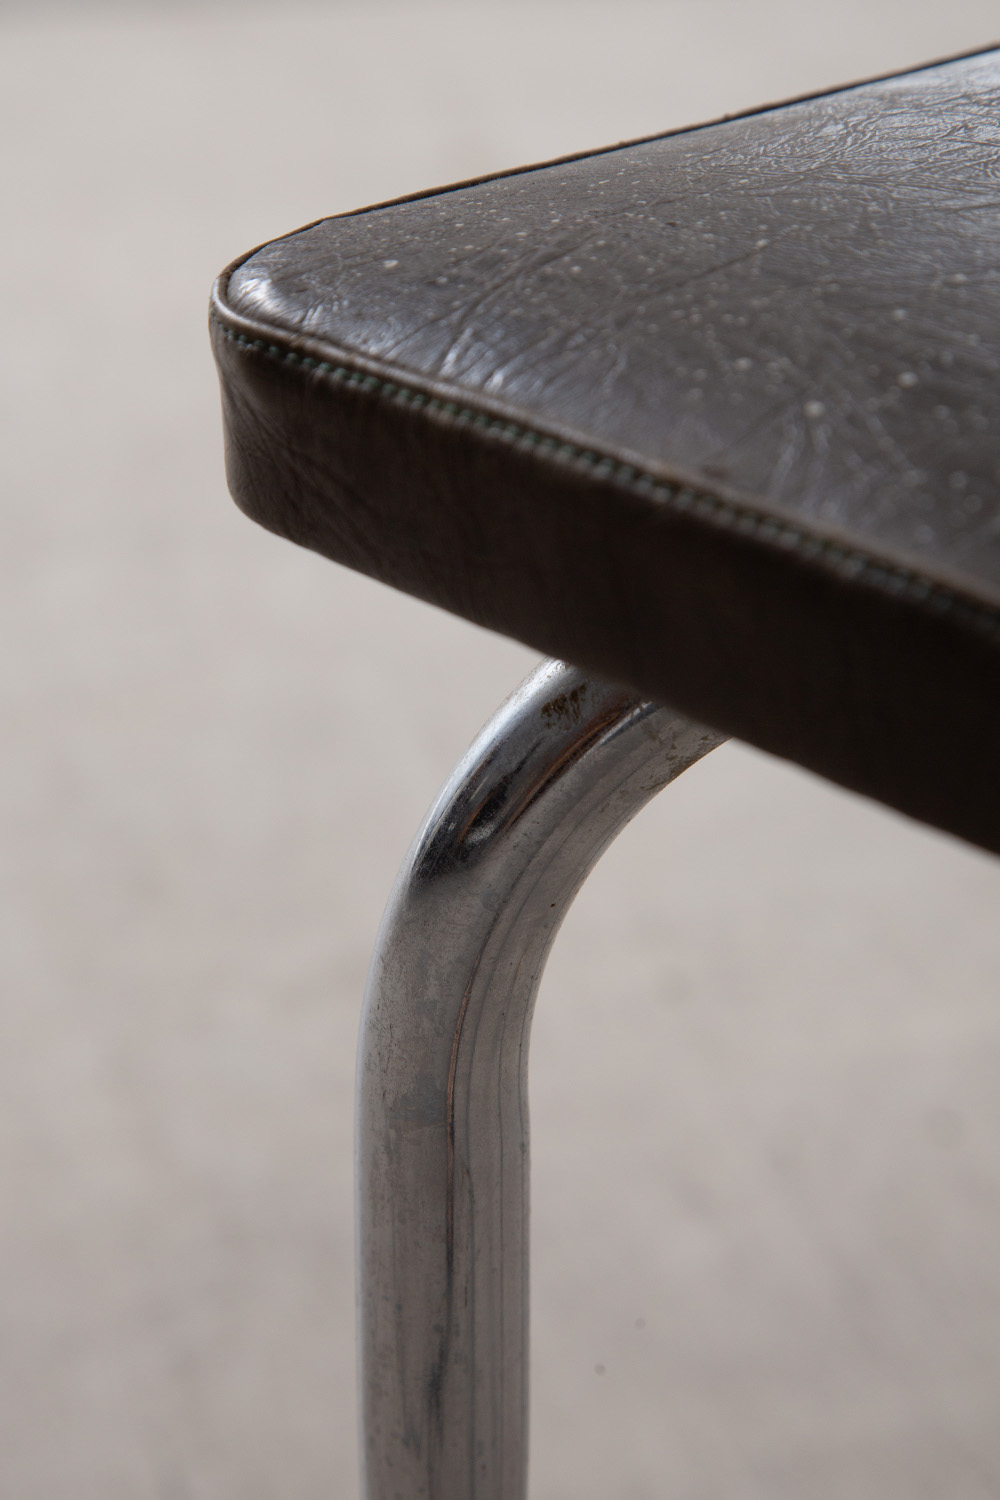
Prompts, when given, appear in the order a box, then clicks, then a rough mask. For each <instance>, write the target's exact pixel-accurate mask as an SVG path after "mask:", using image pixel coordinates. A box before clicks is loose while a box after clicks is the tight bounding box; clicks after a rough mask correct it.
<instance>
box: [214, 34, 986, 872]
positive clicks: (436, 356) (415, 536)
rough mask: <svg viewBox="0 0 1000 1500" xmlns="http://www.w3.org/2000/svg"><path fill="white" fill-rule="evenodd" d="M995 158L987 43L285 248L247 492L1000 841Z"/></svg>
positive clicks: (295, 533)
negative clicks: (727, 504) (771, 521)
mask: <svg viewBox="0 0 1000 1500" xmlns="http://www.w3.org/2000/svg"><path fill="white" fill-rule="evenodd" d="M998 147H1000V54H998V53H996V52H992V53H987V54H983V55H980V56H977V57H974V58H970V59H964V60H959V61H957V62H953V63H949V64H944V65H941V66H938V67H935V68H933V69H929V70H926V71H923V72H918V73H913V74H909V75H904V76H901V77H899V78H894V79H890V80H885V81H881V82H878V83H875V84H870V85H865V86H863V87H860V88H858V89H854V90H845V91H843V92H841V93H839V94H834V95H829V96H826V97H823V98H819V99H815V100H810V101H806V102H803V103H797V104H793V105H788V106H784V107H782V108H779V109H775V110H769V111H766V112H763V113H760V114H757V115H752V116H749V117H746V118H742V119H736V120H731V121H728V122H724V123H721V124H717V125H713V126H709V127H705V128H702V129H698V130H692V131H688V132H684V133H681V134H678V135H674V136H669V137H665V138H663V139H661V140H657V141H653V142H646V143H641V144H637V145H634V146H631V147H625V148H619V149H617V150H614V151H610V152H607V153H602V154H596V155H593V156H589V157H586V158H583V159H581V160H578V161H575V162H567V163H561V164H553V165H550V166H547V167H542V168H538V169H534V170H531V171H527V172H524V173H521V174H517V175H513V176H509V177H505V178H500V179H496V180H494V181H491V182H487V183H481V184H475V185H471V186H468V187H464V188H458V189H454V190H451V191H446V192H441V193H437V194H433V195H430V196H428V197H425V198H423V199H418V200H415V201H410V202H405V203H400V204H395V205H388V206H385V207H382V208H379V209H376V210H370V211H367V212H365V213H362V214H359V215H356V216H351V217H347V218H340V219H331V220H326V221H323V222H321V223H320V224H318V225H315V226H312V227H310V228H308V229H306V230H304V231H301V232H299V233H298V234H295V235H292V236H290V237H289V238H287V239H284V240H280V241H277V242H275V243H274V244H271V245H268V246H265V247H264V248H263V249H261V250H258V251H257V252H256V253H254V254H253V255H251V256H250V257H249V258H248V259H247V260H246V261H244V262H243V263H242V265H240V266H238V267H237V268H236V269H235V270H234V271H233V272H232V274H231V275H230V276H229V277H228V280H224V281H223V282H222V283H220V288H219V291H218V295H217V300H216V318H217V324H216V330H215V337H216V348H217V355H218V358H219V362H220V369H221V371H222V376H223V395H224V404H225V407H226V411H227V425H228V447H229V459H230V478H231V484H232V487H233V490H234V494H235V495H236V497H237V499H238V500H239V502H240V503H241V504H242V505H243V506H244V507H245V508H246V509H247V510H248V511H249V512H250V513H251V514H253V515H255V516H256V517H257V518H258V519H260V520H261V521H263V523H264V524H266V525H269V526H271V527H272V528H273V529H274V530H277V531H279V532H281V533H282V534H284V535H287V536H291V537H292V538H293V539H294V540H297V541H300V542H302V543H304V544H305V545H309V546H314V547H316V548H318V550H320V551H323V552H325V553H327V555H329V556H332V557H335V558H337V559H339V560H342V561H345V562H347V563H349V564H350V565H351V566H355V567H360V568H362V569H363V570H365V571H367V572H370V573H372V574H373V575H375V576H377V577H379V578H383V579H385V580H386V581H388V582H391V583H394V584H395V585H396V586H398V587H402V588H406V589H408V590H409V591H410V592H413V593H416V594H419V595H421V596H422V597H425V598H429V599H432V600H433V601H435V602H437V603H441V604H443V605H445V607H448V608H451V609H455V610H457V611H458V612H460V613H464V614H466V615H467V616H469V617H470V618H472V619H476V620H478V621H480V622H482V623H485V624H488V625H491V626H493V627H494V628H497V629H501V630H505V631H507V632H508V633H511V634H514V635H517V636H519V637H520V638H522V639H525V640H527V641H529V642H532V643H534V644H537V645H538V646H540V647H542V648H543V649H547V650H550V651H553V652H555V653H557V654H560V655H563V656H567V657H569V658H570V659H574V660H576V661H579V662H581V663H582V664H584V665H589V666H592V667H594V668H595V669H598V670H602V671H604V672H606V673H610V674H612V675H617V676H620V677H623V678H625V679H627V680H629V681H632V682H634V683H636V684H637V685H638V686H640V687H643V688H645V689H646V690H648V691H650V692H651V693H653V694H654V695H656V696H659V697H664V698H667V699H670V700H672V701H674V702H675V703H677V704H678V705H679V706H681V707H686V708H688V709H689V710H690V711H693V712H696V713H699V714H700V715H701V716H702V717H704V718H706V719H707V720H709V721H710V722H713V723H715V724H717V725H719V726H720V727H723V728H727V729H730V730H732V731H734V732H736V733H739V734H741V735H742V736H743V737H744V738H748V739H750V740H753V741H754V742H756V743H758V744H761V745H763V746H764V747H765V748H769V749H773V750H776V751H778V753H781V754H785V755H788V756H790V757H791V758H793V759H796V760H799V761H800V762H802V763H803V764H805V765H809V766H812V767H813V768H815V769H818V770H820V771H821V772H823V773H824V774H827V775H830V776H832V777H833V778H834V779H837V780H839V781H842V782H844V783H845V784H847V785H849V786H853V787H856V788H858V789H859V790H862V791H865V792H868V793H870V794H871V795H874V796H877V797H880V798H881V799H882V800H884V801H887V802H889V803H891V804H893V805H895V806H897V807H901V808H903V809H904V810H906V811H909V812H912V813H914V814H915V815H917V816H920V817H923V818H925V819H927V820H928V821H931V822H935V823H938V824H939V825H941V826H943V827H947V828H950V829H952V830H953V831H956V832H959V833H962V834H964V836H966V837H969V838H973V839H975V840H978V841H979V842H982V843H985V844H987V845H988V846H989V847H993V848H1000V810H998V808H997V805H996V803H997V799H996V795H995V792H994V791H993V787H992V777H993V771H994V767H995V765H996V759H997V753H998V751H1000V726H998V714H997V704H998V701H1000V700H998V697H997V690H998V688H1000V671H998V660H1000V617H998V616H997V615H995V614H994V606H995V605H1000V442H998V436H997V434H998V432H1000V426H998V422H1000V385H998V378H997V376H998V371H1000V271H998V256H1000V251H998V247H1000V153H998ZM303 359H307V360H308V359H313V360H316V361H324V362H326V363H328V364H332V365H333V366H334V367H335V370H336V369H339V370H341V371H343V370H345V369H346V370H347V371H348V372H350V371H360V372H361V373H363V374H366V375H367V376H368V383H367V386H361V385H358V384H350V383H349V382H347V381H345V379H344V378H343V375H339V376H338V375H336V373H334V372H331V371H323V370H319V371H317V370H316V368H315V367H314V366H312V365H309V364H303V363H302V360H303ZM386 381H389V382H393V383H398V384H400V385H403V386H405V387H407V389H408V390H410V391H412V392H414V393H416V395H417V398H418V401H423V402H424V404H423V405H419V404H418V401H412V400H409V399H407V398H406V397H405V395H404V397H398V395H397V393H395V392H394V391H393V390H392V389H391V387H390V389H389V390H388V391H387V390H386V388H385V382H386ZM434 396H438V397H440V398H441V400H443V401H450V402H452V403H455V404H457V405H458V406H460V407H463V408H467V414H466V415H464V416H462V417H460V418H456V416H455V414H454V413H453V412H451V413H449V411H447V410H445V411H441V410H436V409H432V408H431V407H429V406H428V405H427V404H426V403H427V398H429V397H434ZM477 411H482V412H485V413H488V414H489V415H490V416H492V417H493V419H494V427H493V428H492V429H490V428H488V427H487V426H486V425H484V424H483V423H482V422H481V423H480V424H479V425H477V424H476V422H475V421H473V420H472V419H471V415H470V414H474V413H475V412H477ZM508 416H509V418H510V419H511V422H512V423H513V424H515V426H516V429H517V430H516V431H515V430H514V428H512V429H511V431H510V432H509V433H507V434H505V433H504V432H503V431H502V430H498V427H497V422H496V419H497V418H499V419H501V421H502V419H503V418H505V417H508ZM525 429H527V430H528V436H527V437H525V435H524V430H525ZM548 432H551V433H555V434H557V435H561V436H562V437H565V438H568V439H569V441H570V442H571V443H576V444H577V445H579V446H581V447H584V448H586V449H588V450H590V451H591V453H592V454H593V455H596V456H597V458H598V459H600V458H601V457H602V456H606V457H607V459H608V460H609V462H608V463H607V464H605V465H604V466H603V467H602V466H601V465H600V464H599V463H596V464H595V462H594V459H593V457H591V458H590V459H588V461H587V462H585V463H577V462H575V461H573V460H572V457H571V456H568V455H567V454H566V453H565V452H564V453H563V454H562V455H560V454H559V453H558V452H556V451H554V450H553V449H552V447H551V446H550V447H544V446H540V445H539V444H538V442H537V441H536V440H535V436H534V435H536V434H542V435H544V434H545V433H548ZM622 463H625V464H628V465H631V466H634V467H635V468H636V469H638V470H640V471H642V472H643V473H645V474H648V475H650V476H652V478H653V479H654V480H655V479H662V480H664V481H665V482H667V481H669V480H670V479H671V478H676V479H677V480H678V482H680V483H687V484H689V485H690V486H691V487H692V488H693V490H694V491H695V492H696V493H697V494H700V495H703V496H705V497H707V498H708V500H712V499H713V498H714V499H715V501H716V502H718V500H719V498H720V497H722V498H723V499H729V500H730V501H732V502H733V503H734V504H735V506H736V509H737V513H738V516H744V517H745V516H749V517H750V518H751V524H748V525H747V526H743V524H742V521H739V523H738V524H734V523H733V521H732V519H731V517H730V519H729V520H727V521H726V522H725V523H724V524H720V522H719V514H720V513H719V512H718V509H716V510H715V511H714V512H713V511H712V508H711V505H706V506H703V507H701V511H700V512H699V507H698V506H697V505H695V506H694V508H693V509H692V508H690V506H689V508H688V509H687V510H686V511H684V512H683V513H681V512H679V511H678V508H677V506H676V505H675V504H674V503H673V499H672V496H673V495H674V490H671V489H670V486H669V483H668V485H667V490H666V491H663V492H661V493H659V494H657V493H656V492H653V491H651V490H650V489H649V487H648V485H647V487H646V489H645V490H643V489H642V487H641V486H639V485H637V483H636V482H634V481H633V480H632V479H631V478H630V477H629V474H628V472H627V471H626V472H624V473H623V471H622V470H621V469H620V467H619V468H616V467H615V465H616V464H617V465H619V466H620V465H621V464H622ZM665 497H666V498H665ZM755 516H756V517H757V518H758V519H763V518H766V517H768V516H771V517H774V518H776V519H777V521H778V522H779V523H781V522H782V521H785V522H786V523H787V525H786V528H785V531H784V532H782V531H781V526H780V524H779V527H778V531H777V534H771V535H768V534H767V530H766V528H763V529H762V528H761V527H760V526H759V525H755V524H753V518H754V517H755ZM813 541H815V545H813ZM831 543H833V544H841V545H842V548H843V549H846V553H847V555H848V557H857V558H859V559H862V560H864V559H868V560H869V561H868V563H864V565H859V566H858V567H852V566H845V564H844V561H843V552H842V553H841V554H840V555H839V557H838V554H837V552H836V549H835V547H834V548H833V549H832V550H831ZM869 563H870V565H869ZM882 565H888V570H887V571H886V569H885V568H884V567H882V571H880V566H882ZM900 580H903V582H901V581H900ZM925 584H926V587H925ZM928 591H929V592H928Z"/></svg>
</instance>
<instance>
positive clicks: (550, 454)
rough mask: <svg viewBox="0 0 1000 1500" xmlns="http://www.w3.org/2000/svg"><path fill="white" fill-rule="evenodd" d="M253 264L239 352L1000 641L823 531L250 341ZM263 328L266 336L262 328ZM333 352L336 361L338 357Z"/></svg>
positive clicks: (924, 578) (931, 591)
mask: <svg viewBox="0 0 1000 1500" xmlns="http://www.w3.org/2000/svg"><path fill="white" fill-rule="evenodd" d="M250 254H253V252H252V251H251V252H250ZM247 258H248V257H247V256H240V258H239V260H238V261H236V262H234V264H233V265H232V266H230V267H228V268H227V270H226V271H225V272H223V274H222V276H220V277H219V279H218V281H217V282H216V284H215V286H214V287H213V289H212V304H211V306H210V309H209V319H210V321H211V322H212V323H214V324H215V326H216V327H217V328H218V330H219V332H220V334H221V335H222V336H223V337H224V338H225V339H227V340H228V341H229V342H230V343H233V344H236V345H238V346H239V347H240V348H242V349H245V350H247V351H253V352H254V353H255V354H260V355H263V356H264V358H266V359H269V360H271V361H272V362H274V363H276V364H283V365H290V366H292V367H293V368H296V369H298V370H299V371H301V372H302V373H303V374H304V375H307V376H312V377H314V378H315V377H317V376H319V377H322V378H323V379H324V380H328V381H330V382H332V383H333V384H334V386H350V387H352V388H354V389H355V390H360V391H364V392H366V393H368V394H369V395H371V396H373V397H375V398H376V399H378V400H383V401H393V402H397V403H399V404H400V405H402V406H409V407H412V408H414V409H422V410H424V411H426V412H427V414H428V416H429V417H430V419H431V420H435V421H439V422H440V421H446V422H454V423H460V424H463V425H465V424H467V425H469V426H473V427H476V428H478V429H479V430H480V431H481V432H483V434H484V435H485V434H486V433H489V435H490V436H491V437H493V438H498V439H500V440H502V441H507V442H510V443H516V444H518V445H519V446H522V447H524V448H527V449H529V450H532V451H534V452H535V453H536V454H537V455H538V457H539V458H540V459H541V460H542V461H543V462H546V463H557V464H563V465H575V466H577V467H579V468H582V469H584V470H585V471H587V472H589V474H590V475H591V476H592V477H593V478H594V479H597V480H610V481H611V482H612V483H614V484H617V485H620V486H621V487H623V488H625V489H627V490H630V491H631V492H632V493H634V494H636V495H638V496H640V497H641V498H643V499H646V500H654V501H656V502H657V503H658V504H661V505H664V506H668V507H669V508H670V509H671V510H674V511H677V512H679V513H682V514H690V515H693V516H695V517H697V518H698V519H699V520H701V521H705V522H707V523H708V524H710V525H714V526H717V527H719V528H720V529H723V530H732V531H734V532H736V533H738V534H739V535H741V536H744V537H749V538H752V539H753V540H754V541H756V542H758V543H761V544H763V545H765V546H767V547H768V548H769V549H773V550H775V551H779V552H786V553H793V554H795V555H796V556H797V557H798V558H799V559H800V560H802V561H804V562H809V563H814V564H819V565H820V566H821V567H823V569H824V571H826V572H828V573H832V574H833V575H834V576H836V577H838V578H839V579H841V580H842V581H844V582H848V583H855V584H860V585H862V586H867V587H869V588H871V589H873V590H875V591H876V592H879V593H881V594H884V595H888V596H889V597H892V598H895V599H898V600H900V601H901V602H905V603H907V604H912V605H916V606H917V607H919V608H921V609H922V610H923V611H925V612H927V613H930V614H936V615H947V616H949V617H950V618H951V619H953V620H957V621H958V622H959V623H960V624H962V625H965V626H967V627H969V628H970V629H972V630H974V631H976V633H977V634H979V635H982V636H985V637H986V638H987V639H989V640H994V641H996V640H1000V608H997V607H996V606H992V605H989V604H986V603H981V602H979V601H977V600H975V599H969V598H968V597H967V596H964V595H963V594H962V593H961V592H959V590H958V589H957V588H955V587H952V586H950V585H949V584H946V583H942V582H941V581H940V580H939V579H936V578H934V577H933V576H932V575H931V574H930V573H922V572H920V571H918V570H917V569H913V568H907V567H904V566H901V565H900V564H899V563H897V562H892V561H889V560H888V559H887V558H885V557H882V556H879V554H878V553H876V552H867V551H865V550H864V549H863V548H861V547H859V546H858V545H857V544H856V543H855V542H853V541H850V540H848V539H846V538H845V539H844V540H838V539H836V538H834V537H827V536H824V535H823V534H822V533H821V532H818V531H817V532H812V531H806V530H805V529H803V528H802V527H800V526H797V525H795V523H794V522H791V521H789V520H787V519H786V518H784V517H782V516H779V515H778V514H776V513H773V512H768V511H767V510H765V509H762V508H757V507H755V506H753V505H751V504H748V503H747V502H746V501H745V500H740V499H739V498H736V497H728V496H726V495H724V494H722V493H719V492H715V493H713V492H712V491H711V490H707V489H704V488H702V487H700V486H696V485H694V484H691V483H688V482H684V481H678V480H668V479H666V478H665V477H664V476H663V475H662V474H656V473H654V472H653V471H651V470H649V469H646V468H643V467H642V466H641V465H640V464H631V463H627V462H625V461H623V460H622V459H620V458H618V457H617V456H616V455H615V454H613V453H610V452H607V451H602V449H601V447H600V445H597V444H594V445H591V446H589V447H583V446H581V445H580V444H579V443H576V442H573V441H569V440H567V439H566V438H565V437H563V436H562V435H561V434H558V433H557V432H554V431H551V430H550V431H546V430H545V429H544V428H543V427H541V426H537V427H536V426H529V425H528V424H526V423H524V422H522V421H515V420H513V419H511V418H509V417H506V416H503V415H496V414H495V413H493V412H491V411H490V410H489V409H488V408H486V407H485V405H484V406H477V405H476V404H474V403H472V402H468V401H465V402H458V401H453V400H448V399H443V398H442V397H439V396H436V395H433V394H428V393H427V392H426V391H422V390H420V388H419V386H418V385H417V384H416V383H413V384H407V383H405V382H404V381H403V380H386V379H385V378H383V377H382V376H379V375H375V374H373V373H371V372H368V371H365V370H364V369H361V368H358V367H357V366H355V367H354V368H352V366H351V363H349V361H350V360H351V359H352V355H351V354H350V353H348V352H347V351H343V352H341V351H337V354H338V355H339V358H338V357H336V356H335V357H334V358H333V359H318V358H314V357H313V356H312V355H308V354H301V353H299V352H298V351H297V350H296V349H293V348H291V347H290V346H285V347H282V345H280V344H277V343H275V342H273V338H275V337H282V336H284V337H286V338H287V337H288V336H289V335H288V332H287V331H286V330H280V331H279V330H278V329H274V330H273V331H272V330H270V329H268V330H266V331H267V332H269V333H271V335H272V337H271V338H270V339H268V338H261V337H259V336H255V335H254V334H253V333H243V332H241V331H240V330H239V329H238V328H236V327H235V326H233V324H232V323H230V322H229V321H228V320H227V319H226V318H224V317H223V316H222V312H221V311H220V309H224V310H225V311H226V312H228V311H229V309H228V308H226V306H225V303H224V302H223V300H222V293H223V288H224V287H225V284H226V282H227V280H228V276H229V274H230V273H231V272H232V271H233V270H235V269H236V268H237V266H239V265H241V264H242V263H243V262H244V261H245V260H246V259H247ZM235 316H236V317H237V318H239V319H240V321H241V322H244V323H245V325H246V326H247V327H248V328H252V327H253V325H252V324H251V323H250V320H249V319H245V318H243V317H242V316H241V315H240V314H236V315H235ZM258 327H261V328H262V331H264V330H263V327H262V325H258ZM330 352H331V353H333V351H332V350H331V351H330Z"/></svg>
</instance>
